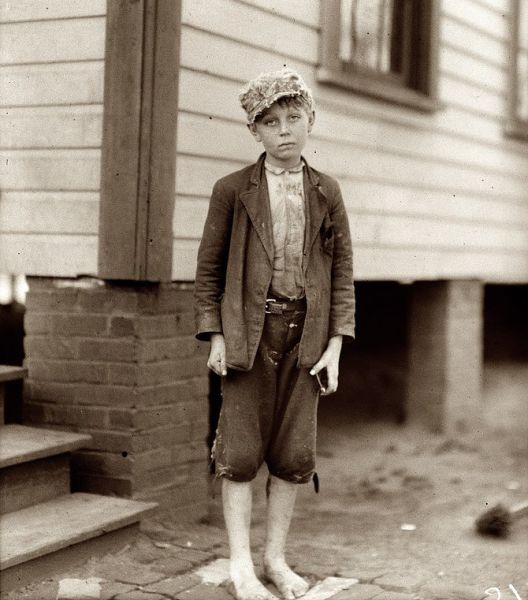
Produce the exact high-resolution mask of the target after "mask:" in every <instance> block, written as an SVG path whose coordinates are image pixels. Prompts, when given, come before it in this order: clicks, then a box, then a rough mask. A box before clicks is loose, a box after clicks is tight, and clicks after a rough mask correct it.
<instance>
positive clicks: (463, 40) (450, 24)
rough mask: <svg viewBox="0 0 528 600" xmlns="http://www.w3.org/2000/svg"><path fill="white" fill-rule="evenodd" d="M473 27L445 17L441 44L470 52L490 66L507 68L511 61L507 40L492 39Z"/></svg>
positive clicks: (448, 16)
mask: <svg viewBox="0 0 528 600" xmlns="http://www.w3.org/2000/svg"><path fill="white" fill-rule="evenodd" d="M472 25H473V24H470V23H463V22H460V21H459V20H458V18H456V19H455V18H453V16H450V15H445V16H444V18H443V19H442V27H441V29H440V36H441V39H440V44H441V45H442V44H449V45H450V46H452V47H456V48H459V49H460V50H464V49H465V50H470V51H471V52H472V53H474V54H477V55H478V56H480V57H481V59H482V60H484V61H486V62H488V63H490V64H493V65H495V66H498V67H503V68H507V67H508V61H509V56H508V43H507V40H498V39H496V38H493V37H490V36H489V35H486V34H485V33H483V32H482V31H480V30H478V29H475V28H474V27H473V26H472Z"/></svg>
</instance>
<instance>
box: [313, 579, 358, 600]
mask: <svg viewBox="0 0 528 600" xmlns="http://www.w3.org/2000/svg"><path fill="white" fill-rule="evenodd" d="M358 583H359V582H358V580H357V579H345V578H344V577H326V579H323V581H320V582H319V583H316V584H315V585H314V586H313V588H311V589H310V590H309V591H308V592H307V593H306V594H305V595H304V596H303V600H327V598H332V596H335V595H336V594H337V593H338V592H341V591H343V590H347V589H349V588H351V587H352V586H353V585H357V584H358Z"/></svg>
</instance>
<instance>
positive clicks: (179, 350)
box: [138, 336, 207, 362]
mask: <svg viewBox="0 0 528 600" xmlns="http://www.w3.org/2000/svg"><path fill="white" fill-rule="evenodd" d="M198 355H200V356H204V357H206V355H207V345H206V344H203V343H201V342H199V341H198V340H197V339H196V338H195V337H194V336H182V337H176V338H161V339H145V340H141V341H140V343H139V347H138V360H139V361H140V362H153V361H163V360H169V359H181V358H189V357H192V356H198Z"/></svg>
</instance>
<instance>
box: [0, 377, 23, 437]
mask: <svg viewBox="0 0 528 600" xmlns="http://www.w3.org/2000/svg"><path fill="white" fill-rule="evenodd" d="M26 375H27V369H24V367H12V366H10V365H0V425H3V424H4V422H5V417H4V413H5V409H4V403H5V398H6V384H8V383H10V382H11V381H18V380H20V379H24V377H25V376H26Z"/></svg>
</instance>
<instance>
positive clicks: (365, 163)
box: [178, 113, 526, 197]
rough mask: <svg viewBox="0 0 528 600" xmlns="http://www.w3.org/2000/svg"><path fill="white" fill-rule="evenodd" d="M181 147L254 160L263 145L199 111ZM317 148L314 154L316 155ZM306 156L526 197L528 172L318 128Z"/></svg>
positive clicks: (182, 126) (353, 169)
mask: <svg viewBox="0 0 528 600" xmlns="http://www.w3.org/2000/svg"><path fill="white" fill-rule="evenodd" d="M178 148H179V151H180V152H184V153H187V154H193V155H198V156H211V157H218V158H222V159H225V158H227V159H230V160H238V161H243V160H251V157H255V158H256V156H257V155H258V154H259V151H260V149H259V147H258V146H257V144H256V143H255V141H254V140H253V138H252V137H251V136H250V134H249V133H248V132H247V131H246V129H245V127H244V126H243V125H238V124H236V123H230V122H225V121H224V122H222V121H219V120H210V119H207V118H204V117H202V116H200V115H190V114H182V113H180V115H179V131H178ZM314 152H315V154H314ZM305 156H306V157H307V159H308V160H309V161H310V159H311V158H312V157H314V156H315V157H316V162H315V163H314V166H317V165H318V166H319V168H320V169H321V170H323V171H325V170H326V171H327V172H329V173H331V174H334V175H336V176H341V175H345V174H347V173H352V174H362V175H363V176H366V177H374V178H375V177H378V176H379V175H380V174H383V178H384V179H385V180H390V181H395V182H399V183H406V184H408V185H413V183H417V184H420V183H423V182H424V181H427V182H428V183H429V185H433V186H434V185H437V186H444V185H445V183H446V182H450V184H452V185H453V189H454V191H457V190H466V191H469V193H471V192H472V190H477V191H483V192H487V193H490V194H492V193H496V194H508V195H509V194H512V195H519V196H520V197H524V196H525V192H524V190H525V186H526V176H525V174H524V173H522V174H521V176H512V175H509V174H503V173H501V172H500V171H499V172H491V171H490V170H489V169H487V168H485V167H478V168H477V167H474V166H473V165H468V164H457V163H456V161H444V162H442V161H441V160H439V159H438V158H436V157H433V156H423V155H422V156H420V155H418V154H415V153H414V151H412V150H410V151H409V152H408V153H407V154H405V153H403V152H401V153H396V152H391V151H390V150H389V149H386V148H384V147H382V146H380V147H378V148H376V147H367V146H366V145H360V142H359V141H358V142H357V145H356V146H355V147H354V146H351V145H350V144H339V143H336V142H335V141H334V140H330V139H323V138H322V137H318V136H317V135H316V134H315V132H314V135H313V137H312V140H311V141H309V143H308V146H307V149H306V152H305Z"/></svg>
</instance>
